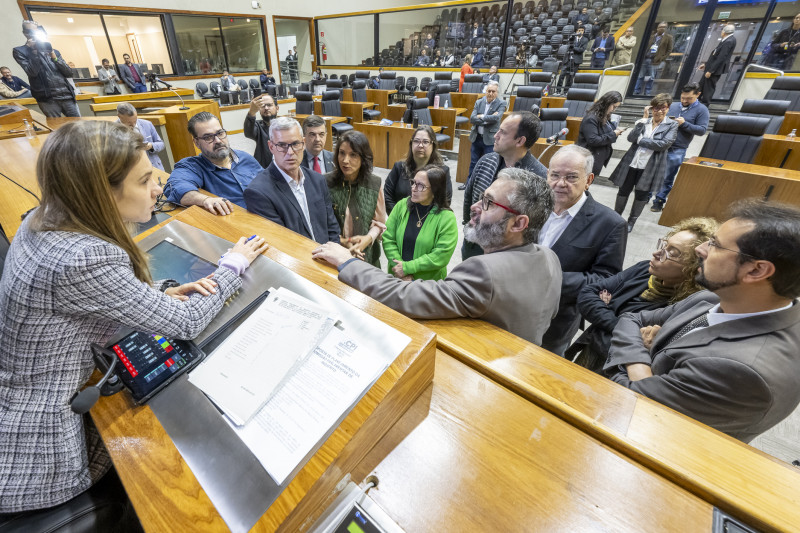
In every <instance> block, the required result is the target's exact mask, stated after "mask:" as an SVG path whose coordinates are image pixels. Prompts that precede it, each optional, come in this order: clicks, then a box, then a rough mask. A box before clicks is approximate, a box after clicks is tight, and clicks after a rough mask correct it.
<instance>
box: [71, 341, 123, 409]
mask: <svg viewBox="0 0 800 533" xmlns="http://www.w3.org/2000/svg"><path fill="white" fill-rule="evenodd" d="M91 348H92V358H93V359H94V363H95V365H97V368H99V369H100V370H103V368H105V367H106V366H107V367H108V369H107V370H106V373H105V374H104V375H103V377H102V378H101V379H100V381H98V382H97V384H95V385H92V386H91V387H86V388H85V389H83V390H82V391H78V392H76V393H75V394H74V395H73V396H72V399H70V401H69V406H70V409H72V412H73V413H76V414H79V415H83V414H86V413H88V412H89V409H91V408H92V407H93V406H94V404H96V403H97V400H99V399H100V395H103V396H111V395H112V394H116V393H117V392H119V391H121V390H122V381H121V380H120V379H119V376H117V375H116V374H115V373H114V370H115V369H116V367H117V356H116V354H114V353H113V352H111V351H110V350H107V349H105V348H103V347H102V346H100V345H98V344H94V343H92V344H91ZM98 352H99V353H98ZM103 356H106V357H110V358H111V364H109V363H108V361H106V360H105V359H104V358H103Z"/></svg>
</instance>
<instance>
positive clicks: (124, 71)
mask: <svg viewBox="0 0 800 533" xmlns="http://www.w3.org/2000/svg"><path fill="white" fill-rule="evenodd" d="M131 64H132V65H133V70H135V71H136V74H138V75H139V79H140V80H142V81H141V83H142V84H143V85H144V75H143V74H142V69H140V68H139V65H137V64H136V63H131ZM117 71H118V72H119V77H120V78H122V81H123V82H124V83H125V85H127V86H128V88H129V89H130V90H133V89H134V88H136V82H135V81H133V75H132V74H131V69H130V68H128V65H126V64H125V63H122V64H121V65H117Z"/></svg>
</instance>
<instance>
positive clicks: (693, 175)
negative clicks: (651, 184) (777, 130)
mask: <svg viewBox="0 0 800 533" xmlns="http://www.w3.org/2000/svg"><path fill="white" fill-rule="evenodd" d="M798 146H800V142H798ZM703 161H708V162H712V163H718V164H721V165H722V166H721V167H714V166H706V165H702V164H700V163H701V162H703ZM764 197H768V198H769V199H770V200H773V201H776V202H785V203H789V204H794V205H800V171H796V170H788V169H782V168H774V167H766V166H760V165H750V164H747V163H733V162H730V161H719V160H716V159H709V158H706V157H692V158H690V159H688V160H686V161H684V162H683V164H682V165H681V168H680V170H678V175H677V176H676V178H675V186H674V187H673V189H672V192H670V193H669V201H668V202H667V204H666V205H665V206H664V211H663V212H662V213H661V218H660V219H659V221H658V223H659V224H661V225H662V226H672V225H673V224H677V223H678V222H679V221H681V220H683V219H685V218H688V217H713V218H716V219H717V220H723V219H724V218H725V215H726V211H727V209H728V207H729V206H730V205H731V204H732V203H733V202H735V201H736V200H740V199H742V198H764Z"/></svg>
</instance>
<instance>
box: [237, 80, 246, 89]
mask: <svg viewBox="0 0 800 533" xmlns="http://www.w3.org/2000/svg"><path fill="white" fill-rule="evenodd" d="M236 83H237V84H238V85H239V87H241V88H242V89H247V82H246V81H245V80H243V79H238V80H236Z"/></svg>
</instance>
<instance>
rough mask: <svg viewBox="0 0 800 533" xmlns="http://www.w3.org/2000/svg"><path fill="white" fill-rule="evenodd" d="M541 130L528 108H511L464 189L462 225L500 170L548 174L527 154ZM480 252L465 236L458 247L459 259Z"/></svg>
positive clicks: (537, 119) (542, 175)
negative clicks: (462, 242) (523, 109)
mask: <svg viewBox="0 0 800 533" xmlns="http://www.w3.org/2000/svg"><path fill="white" fill-rule="evenodd" d="M490 86H491V85H490ZM488 90H489V89H488V88H487V91H488ZM487 94H488V93H487ZM476 106H477V104H476ZM503 109H505V108H503ZM541 133H542V123H541V122H540V121H539V117H537V116H536V115H534V114H533V113H531V112H530V111H514V112H513V113H511V114H510V115H508V117H506V119H505V120H504V121H503V122H502V123H501V124H500V126H499V127H497V129H496V130H495V133H494V135H493V137H492V139H493V142H494V144H493V145H492V146H493V149H494V151H491V152H489V153H488V154H486V155H484V156H483V157H481V158H480V159H479V160H478V163H477V164H476V165H475V168H474V169H473V170H472V173H471V174H470V176H469V179H468V180H467V184H466V191H465V192H464V212H463V214H464V218H463V220H464V224H466V223H468V222H469V220H470V217H471V213H470V206H471V205H472V204H474V203H475V202H476V201H477V200H478V198H479V197H480V195H481V194H482V193H483V192H484V191H485V190H486V189H487V188H488V187H489V185H491V184H492V182H493V181H494V180H495V179H496V177H497V175H498V173H499V172H500V171H501V170H502V169H504V168H522V169H525V170H529V171H531V172H533V173H534V174H536V175H538V176H541V177H545V176H546V175H547V168H545V166H544V165H543V164H541V163H540V162H539V160H538V159H536V158H535V157H534V156H533V154H531V153H530V148H531V146H533V143H535V142H536V139H538V138H539V135H540V134H541ZM482 253H483V250H481V247H480V246H478V245H477V244H475V243H474V242H471V241H470V240H469V239H464V244H463V245H462V246H461V259H462V261H463V260H466V259H468V258H470V257H473V256H476V255H480V254H482Z"/></svg>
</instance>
